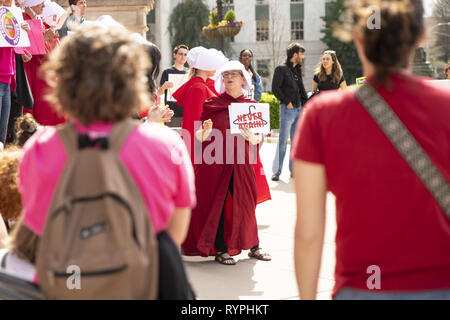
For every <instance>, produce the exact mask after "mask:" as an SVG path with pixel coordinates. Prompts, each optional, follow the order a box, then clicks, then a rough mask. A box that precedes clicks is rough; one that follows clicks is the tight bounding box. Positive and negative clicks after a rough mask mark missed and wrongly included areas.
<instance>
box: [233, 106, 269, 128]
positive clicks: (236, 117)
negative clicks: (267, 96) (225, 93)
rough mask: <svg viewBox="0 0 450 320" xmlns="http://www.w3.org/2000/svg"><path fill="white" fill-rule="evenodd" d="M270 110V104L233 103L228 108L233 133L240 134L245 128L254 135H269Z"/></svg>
mask: <svg viewBox="0 0 450 320" xmlns="http://www.w3.org/2000/svg"><path fill="white" fill-rule="evenodd" d="M269 110H270V107H269V104H268V103H232V104H231V105H230V106H229V107H228V111H229V116H230V129H231V133H232V134H236V133H240V129H242V128H244V127H245V128H249V129H250V130H251V131H252V132H253V133H269V132H270V111H269Z"/></svg>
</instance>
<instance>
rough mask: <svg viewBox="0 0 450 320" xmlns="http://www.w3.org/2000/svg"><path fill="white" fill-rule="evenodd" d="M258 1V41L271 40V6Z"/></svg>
mask: <svg viewBox="0 0 450 320" xmlns="http://www.w3.org/2000/svg"><path fill="white" fill-rule="evenodd" d="M264 3H267V2H266V1H260V2H259V1H257V2H256V6H255V20H256V41H268V40H269V5H268V4H264Z"/></svg>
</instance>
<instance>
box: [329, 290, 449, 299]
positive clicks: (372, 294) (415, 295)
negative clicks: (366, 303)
mask: <svg viewBox="0 0 450 320" xmlns="http://www.w3.org/2000/svg"><path fill="white" fill-rule="evenodd" d="M334 300H450V289H444V290H431V291H420V292H382V291H366V290H356V289H350V288H343V289H341V290H339V291H338V292H337V293H336V295H335V297H334Z"/></svg>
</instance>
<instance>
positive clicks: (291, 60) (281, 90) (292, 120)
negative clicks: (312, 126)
mask: <svg viewBox="0 0 450 320" xmlns="http://www.w3.org/2000/svg"><path fill="white" fill-rule="evenodd" d="M304 52H305V48H304V47H303V46H301V45H300V44H299V43H292V44H290V45H289V46H288V48H287V50H286V53H287V60H286V62H285V63H284V64H282V65H280V66H278V67H276V69H275V72H274V74H273V80H272V92H273V93H274V94H275V96H276V97H277V99H278V100H280V135H279V138H278V145H277V151H276V154H275V159H274V160H273V166H272V173H273V175H272V180H273V181H278V180H279V179H280V174H281V171H282V169H283V161H284V156H285V155H286V146H287V139H288V134H289V133H290V138H291V141H293V140H294V133H295V128H296V126H297V120H298V118H299V115H300V113H301V111H302V106H303V105H304V104H305V103H306V101H307V100H308V96H307V95H306V90H305V86H304V85H303V79H302V72H301V64H302V63H303V58H304V57H303V54H304ZM289 170H290V171H291V177H292V161H291V160H289Z"/></svg>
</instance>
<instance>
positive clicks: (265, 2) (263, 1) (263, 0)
mask: <svg viewBox="0 0 450 320" xmlns="http://www.w3.org/2000/svg"><path fill="white" fill-rule="evenodd" d="M256 4H257V5H259V4H268V2H267V0H256Z"/></svg>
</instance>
